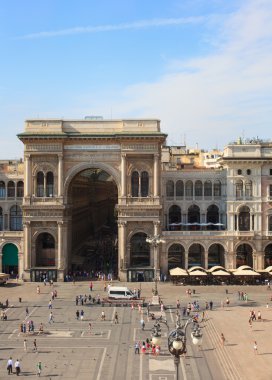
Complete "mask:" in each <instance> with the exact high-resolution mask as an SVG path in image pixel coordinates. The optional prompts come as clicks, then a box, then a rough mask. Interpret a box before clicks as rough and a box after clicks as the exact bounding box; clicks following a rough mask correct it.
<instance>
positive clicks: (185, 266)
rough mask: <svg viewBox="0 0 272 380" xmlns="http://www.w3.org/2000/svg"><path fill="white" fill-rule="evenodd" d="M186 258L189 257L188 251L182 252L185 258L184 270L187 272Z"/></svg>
mask: <svg viewBox="0 0 272 380" xmlns="http://www.w3.org/2000/svg"><path fill="white" fill-rule="evenodd" d="M188 256H189V252H188V251H185V252H184V257H185V260H184V261H185V262H184V269H186V270H188Z"/></svg>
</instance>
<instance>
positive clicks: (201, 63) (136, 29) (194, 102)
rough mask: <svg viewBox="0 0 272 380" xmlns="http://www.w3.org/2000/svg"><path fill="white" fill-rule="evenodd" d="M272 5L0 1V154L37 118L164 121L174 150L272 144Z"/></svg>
mask: <svg viewBox="0 0 272 380" xmlns="http://www.w3.org/2000/svg"><path fill="white" fill-rule="evenodd" d="M271 17H272V2H271V0H244V1H242V0H228V1H226V0H164V1H163V0H149V1H147V0H145V1H144V0H119V1H118V0H99V1H98V0H77V1H71V0H46V1H37V0H24V1H22V0H9V1H2V2H1V3H0V46H1V59H0V114H1V137H2V138H1V150H0V159H4V158H15V157H21V156H22V154H23V147H22V144H21V143H20V142H19V141H18V140H17V137H16V134H17V133H19V132H21V131H23V128H24V120H25V119H30V118H50V117H54V118H65V119H69V118H74V119H80V118H84V116H86V115H102V116H103V117H104V118H113V119H114V118H116V119H119V118H145V117H150V118H153V117H154V118H159V119H161V127H162V130H163V131H164V132H166V133H168V135H169V138H168V143H169V144H172V145H180V144H182V143H183V142H184V140H185V141H186V143H187V145H188V146H190V147H193V146H195V144H196V143H198V145H199V147H203V148H205V149H209V148H214V147H219V148H222V147H223V146H224V145H225V144H227V143H228V142H230V141H232V140H235V139H237V138H238V136H241V135H242V136H245V137H254V136H259V137H260V138H264V139H267V138H270V137H271V127H270V125H271V120H272V23H271Z"/></svg>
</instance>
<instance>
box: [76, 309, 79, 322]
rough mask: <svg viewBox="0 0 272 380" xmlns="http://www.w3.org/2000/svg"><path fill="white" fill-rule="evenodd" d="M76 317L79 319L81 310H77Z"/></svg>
mask: <svg viewBox="0 0 272 380" xmlns="http://www.w3.org/2000/svg"><path fill="white" fill-rule="evenodd" d="M76 319H77V320H79V310H77V311H76Z"/></svg>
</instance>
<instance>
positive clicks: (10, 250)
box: [2, 243, 18, 276]
mask: <svg viewBox="0 0 272 380" xmlns="http://www.w3.org/2000/svg"><path fill="white" fill-rule="evenodd" d="M2 254H3V256H2V271H3V272H4V273H9V274H10V275H11V276H13V275H14V276H16V275H17V274H18V248H17V247H16V245H15V244H12V243H7V244H5V245H4V247H3V249H2Z"/></svg>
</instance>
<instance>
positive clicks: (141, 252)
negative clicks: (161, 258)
mask: <svg viewBox="0 0 272 380" xmlns="http://www.w3.org/2000/svg"><path fill="white" fill-rule="evenodd" d="M146 238H147V235H146V234H145V233H143V232H138V233H137V234H135V235H133V236H132V238H131V240H130V265H131V266H132V267H147V266H149V265H150V247H149V244H148V243H147V242H146Z"/></svg>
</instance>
